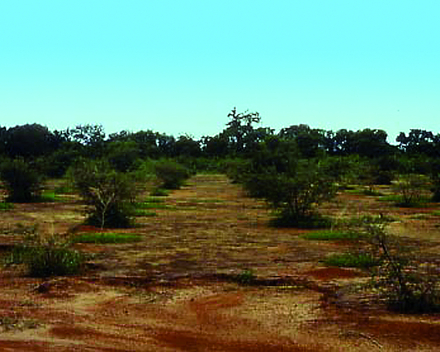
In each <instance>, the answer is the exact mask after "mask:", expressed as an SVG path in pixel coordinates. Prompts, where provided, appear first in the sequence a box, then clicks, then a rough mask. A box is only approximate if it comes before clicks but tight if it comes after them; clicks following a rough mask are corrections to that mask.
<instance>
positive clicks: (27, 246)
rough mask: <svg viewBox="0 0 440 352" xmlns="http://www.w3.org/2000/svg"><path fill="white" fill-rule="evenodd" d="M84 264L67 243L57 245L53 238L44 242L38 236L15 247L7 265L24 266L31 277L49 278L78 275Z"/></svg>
mask: <svg viewBox="0 0 440 352" xmlns="http://www.w3.org/2000/svg"><path fill="white" fill-rule="evenodd" d="M83 263H84V256H83V255H82V254H81V253H80V252H78V251H76V250H73V249H71V248H68V245H67V243H59V242H57V241H56V240H55V239H54V238H53V237H52V238H50V239H48V240H46V241H44V240H42V239H41V238H40V237H39V236H38V235H35V234H34V235H33V236H31V237H28V238H27V240H25V243H24V244H20V245H17V246H15V248H14V249H13V250H12V253H11V255H10V258H9V259H8V264H25V265H26V267H27V269H28V274H29V275H30V276H32V277H49V276H63V275H75V274H78V273H79V272H80V271H81V269H82V267H83Z"/></svg>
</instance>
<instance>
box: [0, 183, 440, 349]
mask: <svg viewBox="0 0 440 352" xmlns="http://www.w3.org/2000/svg"><path fill="white" fill-rule="evenodd" d="M362 202H363V200H362V199H359V198H356V197H346V198H341V199H340V202H339V203H336V204H332V205H328V206H326V208H325V209H324V211H327V212H331V213H332V214H336V215H337V214H338V213H341V212H347V211H352V212H355V211H358V209H360V208H361V207H362V204H364V207H365V209H368V210H369V211H371V212H379V211H380V212H383V211H387V209H386V208H384V205H383V204H379V203H375V202H372V201H370V200H369V198H368V199H367V200H365V201H364V203H362ZM347 204H348V205H349V206H347ZM75 209H76V210H75ZM155 211H156V212H157V216H156V217H141V218H138V224H139V226H138V227H136V228H134V229H129V230H126V231H125V232H132V233H138V234H141V235H142V236H143V241H141V242H139V243H136V244H124V245H78V246H79V247H80V248H81V249H82V250H84V251H85V252H88V253H95V258H94V259H93V260H91V261H90V263H89V266H90V269H89V270H88V271H87V272H86V273H85V274H84V275H82V276H80V277H70V278H54V279H50V280H46V281H43V280H37V279H32V278H27V277H25V276H23V275H22V274H20V272H19V271H17V270H16V269H13V268H10V269H3V270H2V271H1V272H0V292H1V293H0V331H1V332H0V351H265V352H266V351H267V352H271V351H376V350H377V351H435V350H439V349H440V320H439V316H438V315H437V316H436V315H426V316H403V315H398V314H393V313H390V312H387V311H386V310H385V309H383V307H381V306H380V305H379V304H376V303H373V300H372V297H371V296H368V295H367V294H363V293H362V291H359V290H354V289H353V288H356V285H357V287H359V285H361V284H362V283H364V282H366V281H367V280H368V276H367V275H366V274H365V273H362V272H361V271H358V270H352V269H337V268H326V267H323V266H322V265H321V264H320V263H319V261H320V260H321V259H322V258H323V257H324V256H325V255H327V254H328V253H332V252H337V251H341V249H342V250H343V249H344V248H346V247H347V246H348V244H344V243H323V242H311V241H306V240H305V239H303V238H301V237H300V235H301V234H302V233H304V231H302V230H297V229H274V228H270V227H268V226H267V220H268V219H269V215H268V211H267V209H266V208H265V206H264V204H263V203H261V202H258V201H255V200H253V199H249V198H246V197H245V196H244V194H243V193H242V191H241V190H240V188H239V187H238V186H236V185H233V184H231V183H230V182H229V181H228V180H227V179H226V178H225V177H224V176H217V175H213V176H197V177H195V178H193V179H192V180H191V182H190V183H189V184H188V186H187V187H185V188H184V189H182V190H179V191H176V192H173V194H171V195H170V196H169V197H168V199H167V201H166V207H165V206H163V207H161V208H160V209H157V210H155ZM408 216H410V215H408ZM14 217H16V218H19V219H20V221H23V222H24V223H26V221H29V223H32V221H35V219H40V220H41V221H43V222H44V221H46V223H50V222H51V221H52V224H53V227H54V228H56V229H67V228H68V227H69V226H71V224H72V222H71V221H72V219H76V220H77V221H78V222H79V221H80V220H81V214H80V212H79V208H78V206H77V205H76V203H74V202H71V203H67V204H54V205H53V206H52V208H50V205H47V204H45V205H43V206H41V207H39V206H38V205H33V207H30V206H25V205H23V206H22V207H20V206H17V207H16V208H15V209H14V210H13V211H11V212H10V213H8V217H7V218H6V217H5V220H4V221H5V223H11V221H12V219H13V218H14ZM66 219H68V220H66ZM69 224H70V225H69ZM401 226H406V227H408V226H413V225H411V222H405V223H402V225H401ZM424 226H428V227H429V229H431V230H432V231H434V232H433V233H435V227H434V225H432V224H431V225H430V224H429V223H425V225H424ZM400 228H401V227H396V231H399V229H400ZM82 230H83V231H86V230H91V229H87V228H83V229H82ZM4 237H5V238H6V236H4ZM243 270H252V271H253V273H254V274H255V275H256V277H257V283H258V285H253V286H246V285H240V284H239V283H237V282H235V281H234V278H236V277H237V275H239V274H240V273H243Z"/></svg>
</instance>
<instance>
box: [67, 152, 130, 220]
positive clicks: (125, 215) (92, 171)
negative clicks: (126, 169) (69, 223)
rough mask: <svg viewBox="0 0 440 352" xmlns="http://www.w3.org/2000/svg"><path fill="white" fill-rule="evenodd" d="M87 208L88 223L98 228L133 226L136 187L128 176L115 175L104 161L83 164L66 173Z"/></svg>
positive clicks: (83, 162) (117, 173)
mask: <svg viewBox="0 0 440 352" xmlns="http://www.w3.org/2000/svg"><path fill="white" fill-rule="evenodd" d="M69 174H70V178H71V180H72V182H73V184H74V185H75V187H76V188H77V189H78V190H79V192H80V195H81V196H82V197H83V199H84V200H85V201H86V203H87V204H88V205H89V211H88V214H89V216H88V219H87V222H88V223H89V224H91V225H94V226H99V227H101V228H104V227H107V228H109V227H110V228H124V227H129V226H131V225H132V216H133V215H134V214H133V213H134V210H133V208H134V207H133V202H134V198H135V194H136V191H137V190H136V185H135V184H134V182H133V180H131V179H130V178H129V175H127V174H123V173H119V172H116V171H115V170H113V169H112V168H111V167H110V165H109V164H108V163H107V162H105V161H90V160H88V161H82V162H80V163H79V164H77V165H76V166H75V167H74V168H72V169H71V170H70V172H69Z"/></svg>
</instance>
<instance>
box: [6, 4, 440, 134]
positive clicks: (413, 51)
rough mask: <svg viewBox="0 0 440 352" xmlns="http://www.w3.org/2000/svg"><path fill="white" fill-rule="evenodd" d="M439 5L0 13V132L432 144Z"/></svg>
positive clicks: (49, 8)
mask: <svg viewBox="0 0 440 352" xmlns="http://www.w3.org/2000/svg"><path fill="white" fill-rule="evenodd" d="M439 15H440V1H438V0H433V1H427V0H396V1H395V0H368V1H367V0H364V1H360V0H359V1H354V0H321V1H318V0H307V1H303V0H289V1H283V0H271V1H263V0H261V1H259V0H253V1H248V0H234V1H229V0H221V1H219V0H217V1H214V0H199V1H196V0H155V1H150V0H124V1H122V0H120V1H116V0H87V1H84V0H75V1H73V0H63V1H60V0H39V1H35V0H13V1H6V0H0V125H1V126H6V127H12V126H16V125H22V124H26V123H40V124H42V125H46V126H47V127H49V129H51V130H54V129H58V130H62V129H66V128H68V127H74V126H76V125H78V124H102V125H103V126H104V129H105V131H106V132H107V133H114V132H119V131H122V130H128V131H133V132H135V131H138V130H148V129H151V130H153V131H156V132H161V133H167V134H171V135H174V136H176V137H177V136H179V135H181V134H189V135H192V136H193V137H195V138H200V137H201V136H213V135H215V134H217V133H219V132H221V131H222V130H223V129H224V128H225V125H226V123H227V122H228V120H229V119H228V117H227V115H228V113H229V112H230V111H231V110H232V108H234V107H236V108H237V110H238V111H239V112H243V111H246V110H249V111H252V112H254V111H256V112H259V113H260V116H261V118H262V122H261V124H260V125H261V126H264V127H271V128H274V129H275V130H276V131H278V130H279V129H280V128H283V127H289V126H291V125H297V124H307V125H309V126H310V127H312V128H322V129H326V130H334V131H336V130H338V129H342V128H345V129H350V130H358V129H363V128H373V129H383V130H385V131H387V133H388V134H389V141H390V142H393V141H394V139H395V137H396V135H397V134H398V133H399V132H406V133H407V132H409V130H410V129H413V128H420V129H426V130H429V131H432V132H434V133H439V132H440V126H439V123H438V121H439V120H440V119H439V118H440V21H439V20H438V18H439Z"/></svg>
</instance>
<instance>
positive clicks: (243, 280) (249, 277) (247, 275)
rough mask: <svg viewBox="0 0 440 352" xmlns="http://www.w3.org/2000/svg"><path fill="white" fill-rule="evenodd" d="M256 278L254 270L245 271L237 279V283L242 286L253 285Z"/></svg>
mask: <svg viewBox="0 0 440 352" xmlns="http://www.w3.org/2000/svg"><path fill="white" fill-rule="evenodd" d="M255 279H256V277H255V274H254V272H253V270H250V269H246V270H243V271H242V272H241V273H239V274H238V275H237V276H236V277H235V281H237V282H238V283H239V284H242V285H251V284H252V283H253V282H254V281H255Z"/></svg>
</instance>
